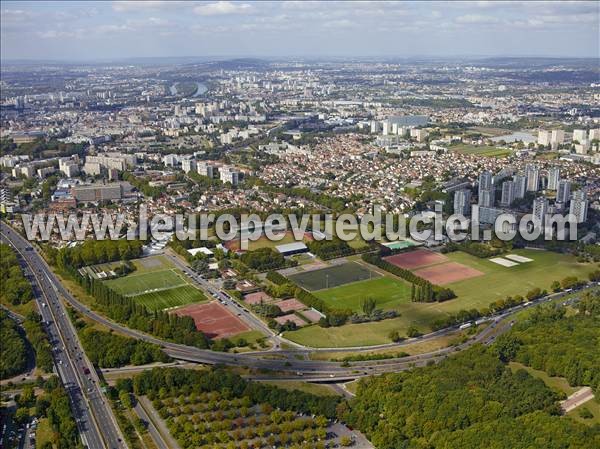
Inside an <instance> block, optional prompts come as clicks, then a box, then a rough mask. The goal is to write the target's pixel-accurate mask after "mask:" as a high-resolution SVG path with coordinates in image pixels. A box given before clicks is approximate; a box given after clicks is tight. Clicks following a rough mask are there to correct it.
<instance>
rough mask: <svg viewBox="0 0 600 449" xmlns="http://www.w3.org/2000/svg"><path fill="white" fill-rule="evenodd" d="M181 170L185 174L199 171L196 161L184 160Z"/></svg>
mask: <svg viewBox="0 0 600 449" xmlns="http://www.w3.org/2000/svg"><path fill="white" fill-rule="evenodd" d="M181 169H182V170H183V171H184V172H185V173H189V172H191V171H196V169H197V164H196V159H183V160H182V161H181Z"/></svg>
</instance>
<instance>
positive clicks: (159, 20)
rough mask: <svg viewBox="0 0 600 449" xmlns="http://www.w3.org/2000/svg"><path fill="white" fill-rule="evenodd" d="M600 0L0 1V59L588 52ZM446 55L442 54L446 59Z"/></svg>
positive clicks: (595, 46)
mask: <svg viewBox="0 0 600 449" xmlns="http://www.w3.org/2000/svg"><path fill="white" fill-rule="evenodd" d="M599 8H600V4H599V3H598V2H518V3H516V2H451V3H450V2H405V3H400V2H282V3H276V2H252V1H239V2H228V1H216V2H215V1H213V2H178V1H174V2H165V1H151V2H150V1H149V2H127V1H123V2H96V3H88V2H14V1H4V2H2V28H1V38H2V39H1V49H2V60H4V61H10V60H21V61H26V60H29V61H32V62H35V61H39V60H42V61H62V62H92V61H106V60H125V59H136V58H225V59H230V58H248V57H249V58H261V59H280V58H309V59H310V58H313V59H323V58H357V59H362V58H365V59H367V58H382V59H394V58H423V59H426V58H441V57H444V58H452V57H454V58H485V57H558V58H565V57H568V58H598V57H599V56H600V49H599V48H600V43H599V40H598V31H599V17H600V11H599ZM448 55H451V56H448Z"/></svg>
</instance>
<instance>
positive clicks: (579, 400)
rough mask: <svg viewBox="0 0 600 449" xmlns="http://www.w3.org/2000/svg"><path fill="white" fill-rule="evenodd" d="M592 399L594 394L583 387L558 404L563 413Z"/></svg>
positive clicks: (589, 389)
mask: <svg viewBox="0 0 600 449" xmlns="http://www.w3.org/2000/svg"><path fill="white" fill-rule="evenodd" d="M592 399H594V392H593V391H592V389H591V388H590V387H583V388H581V389H579V390H577V391H576V392H575V393H573V394H572V395H571V396H569V397H568V398H567V399H565V400H564V401H562V402H561V403H560V407H561V408H562V410H563V411H564V412H565V413H568V412H570V411H571V410H573V409H575V408H577V407H579V406H580V405H581V404H585V403H586V402H587V401H590V400H592Z"/></svg>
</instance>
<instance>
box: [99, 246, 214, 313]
mask: <svg viewBox="0 0 600 449" xmlns="http://www.w3.org/2000/svg"><path fill="white" fill-rule="evenodd" d="M132 263H133V264H134V265H135V267H136V270H135V271H134V272H132V273H130V274H128V275H127V276H124V277H120V278H116V279H110V280H107V281H104V282H105V284H106V285H107V286H108V287H110V288H111V289H113V290H115V291H116V292H119V293H121V294H122V295H125V296H129V297H131V298H134V299H135V301H136V302H138V303H139V304H143V305H144V306H146V307H147V308H148V309H150V310H163V309H169V308H172V307H177V306H182V305H185V304H189V303H192V302H202V301H206V300H207V298H206V297H205V296H204V294H203V293H202V292H201V291H200V290H198V289H197V288H196V287H194V286H193V285H191V284H190V283H189V282H188V280H187V279H186V277H185V275H184V274H183V273H181V272H180V271H179V270H178V269H176V268H175V266H174V265H173V264H172V263H171V262H170V261H169V260H168V259H166V258H164V257H163V256H155V257H147V258H142V259H136V260H133V261H132Z"/></svg>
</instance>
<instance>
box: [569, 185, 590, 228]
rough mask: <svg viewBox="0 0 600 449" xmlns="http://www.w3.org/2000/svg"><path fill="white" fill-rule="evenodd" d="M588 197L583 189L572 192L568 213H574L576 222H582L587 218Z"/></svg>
mask: <svg viewBox="0 0 600 449" xmlns="http://www.w3.org/2000/svg"><path fill="white" fill-rule="evenodd" d="M588 205H589V202H588V199H587V195H586V193H585V192H584V191H583V190H577V191H576V192H573V197H572V198H571V204H570V205H569V214H571V215H574V216H575V219H576V220H577V223H584V222H585V221H586V220H587V211H588Z"/></svg>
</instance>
